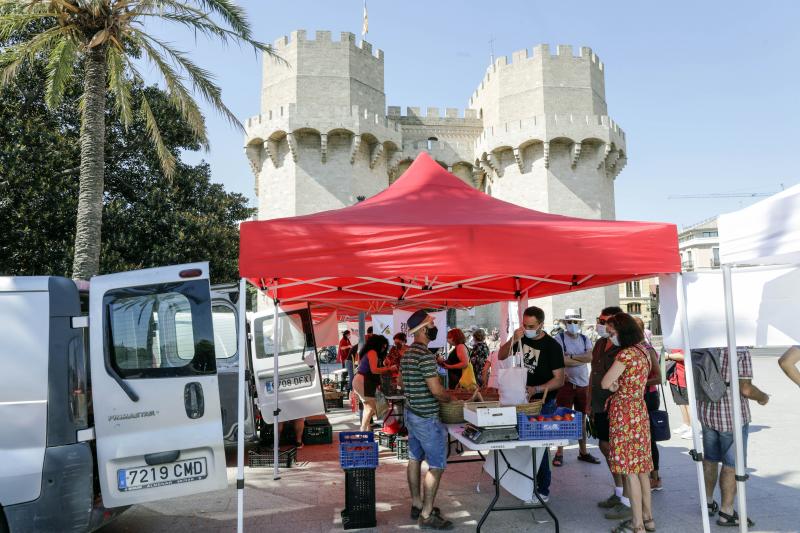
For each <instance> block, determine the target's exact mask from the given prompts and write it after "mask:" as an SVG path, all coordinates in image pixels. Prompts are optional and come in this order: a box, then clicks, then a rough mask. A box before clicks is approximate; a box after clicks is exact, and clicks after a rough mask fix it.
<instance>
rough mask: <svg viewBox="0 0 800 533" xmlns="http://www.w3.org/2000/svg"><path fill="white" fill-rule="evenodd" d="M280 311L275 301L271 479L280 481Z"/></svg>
mask: <svg viewBox="0 0 800 533" xmlns="http://www.w3.org/2000/svg"><path fill="white" fill-rule="evenodd" d="M279 312H280V309H279V308H278V302H277V300H276V301H275V313H274V315H273V317H274V320H273V322H272V344H273V352H272V364H273V366H272V393H273V394H274V395H275V409H274V411H273V416H272V455H273V457H272V459H273V463H272V479H276V480H277V479H280V478H281V476H280V472H279V469H278V457H279V456H280V449H279V448H280V439H281V432H280V424H279V422H278V420H279V419H280V408H279V407H278V383H279V377H278V373H279V372H280V369H279V365H278V350H279V347H280V345H281V342H280V338H279V337H280V334H281V330H280V327H279V324H280V316H279Z"/></svg>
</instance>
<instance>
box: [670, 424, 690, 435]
mask: <svg viewBox="0 0 800 533" xmlns="http://www.w3.org/2000/svg"><path fill="white" fill-rule="evenodd" d="M690 429H692V428H691V426H687V425H686V424H681V426H680V427H678V428H675V429H673V430H672V432H673V433H675V434H676V435H680V434H681V433H686V432H687V431H688V430H690Z"/></svg>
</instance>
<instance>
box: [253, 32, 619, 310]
mask: <svg viewBox="0 0 800 533" xmlns="http://www.w3.org/2000/svg"><path fill="white" fill-rule="evenodd" d="M275 51H276V52H277V53H278V54H279V55H280V56H281V58H282V59H283V60H284V61H277V60H275V59H274V58H272V57H268V56H265V58H264V65H263V77H262V85H261V112H260V113H259V114H258V115H257V116H254V117H251V118H250V119H248V120H247V122H246V137H245V153H246V155H247V158H248V160H249V161H250V164H251V167H252V170H253V173H254V174H255V189H256V195H257V197H258V217H259V219H271V218H278V217H289V216H296V215H305V214H310V213H315V212H319V211H323V210H328V209H337V208H341V207H344V206H347V205H352V204H353V203H355V202H356V201H357V199H358V198H359V197H369V196H372V195H374V194H376V193H378V192H380V191H381V190H383V189H385V188H386V187H388V186H389V185H390V184H391V183H392V182H393V181H394V180H395V179H397V178H398V177H399V176H400V175H401V174H402V173H403V172H404V171H405V170H406V169H407V168H408V166H409V165H410V164H411V162H412V161H413V160H414V158H415V157H416V156H417V155H418V154H419V153H420V152H422V151H427V152H428V153H429V154H430V155H431V156H432V157H433V158H434V159H435V160H436V161H438V162H439V163H440V164H441V165H442V166H443V167H445V168H447V169H448V170H449V171H450V172H452V173H453V174H455V175H456V176H458V177H459V178H460V179H462V180H463V181H465V182H466V183H468V184H470V185H472V186H474V187H476V188H478V189H480V190H482V191H484V192H486V193H488V194H491V195H492V196H494V197H496V198H499V199H502V200H506V201H508V202H512V203H514V204H518V205H521V206H524V207H528V208H531V209H536V210H539V211H545V212H549V213H558V214H564V215H571V216H578V217H584V218H596V219H613V218H614V217H615V212H614V180H615V178H616V176H617V175H618V174H619V173H620V171H621V170H622V169H623V168H624V166H625V163H626V161H627V152H626V144H625V133H624V132H623V131H622V130H621V129H620V127H619V126H618V125H617V124H616V123H615V122H614V121H613V120H612V119H611V118H610V117H609V115H608V110H607V106H606V101H605V67H604V65H603V63H602V62H601V61H600V60H599V58H598V57H597V55H595V54H594V53H593V52H592V50H591V49H590V48H586V47H583V48H580V49H579V50H578V51H577V53H576V51H574V50H573V48H572V47H571V46H563V45H559V46H558V47H556V48H555V49H553V50H551V49H550V48H549V47H548V46H547V45H538V46H536V47H534V48H533V49H532V50H528V49H526V50H521V51H518V52H515V53H514V54H512V56H511V58H510V59H509V58H507V57H505V56H503V57H500V58H498V59H497V60H496V61H495V62H494V63H493V64H492V65H490V66H489V67H488V68H487V70H486V73H485V75H484V77H483V79H482V80H481V81H480V83H479V84H478V87H477V89H476V90H475V91H474V93H473V94H472V96H471V98H470V99H469V102H468V105H467V107H466V108H465V109H463V110H458V109H449V108H448V109H445V110H440V109H438V108H427V109H425V110H424V111H423V110H422V109H421V108H419V107H407V108H406V111H405V112H403V111H402V109H401V108H400V107H397V106H389V107H387V106H386V93H385V88H384V54H383V52H382V51H380V50H373V48H372V45H371V44H370V43H368V42H365V41H362V42H360V43H357V41H356V39H355V36H354V35H353V34H352V33H342V34H341V35H340V37H339V39H338V40H335V39H334V38H333V36H332V34H331V32H328V31H318V32H316V34H315V35H314V37H313V38H311V37H310V36H309V35H308V34H307V33H306V32H305V31H302V30H299V31H295V32H292V34H291V36H289V37H282V38H280V39H278V40H277V41H276V42H275ZM514 245H526V243H515V244H514ZM529 245H531V246H535V235H532V236H531V242H530V243H529ZM567 245H568V243H566V242H565V246H567ZM484 246H485V249H486V250H487V251H489V250H491V251H492V253H497V246H503V244H498V243H485V245H484ZM542 252H543V253H547V251H546V250H543V251H542ZM476 253H481V250H480V249H477V250H476ZM508 253H513V247H512V246H509V248H508ZM617 298H618V295H617V289H616V288H615V287H609V288H602V289H593V290H589V291H581V292H578V293H575V294H574V295H573V294H571V295H566V296H557V297H553V298H545V299H540V300H537V301H536V302H535V304H536V305H539V306H541V307H543V308H544V309H545V312H546V313H547V315H548V317H558V316H563V312H564V310H565V309H567V308H580V309H581V310H582V312H583V314H584V316H594V315H595V314H596V313H597V312H599V310H600V309H601V308H602V307H603V306H605V305H610V304H612V303H616V302H617ZM531 303H534V301H532V302H531ZM486 313H487V312H485V311H483V312H479V313H478V314H477V315H476V316H474V317H468V319H469V320H470V321H474V322H477V323H478V324H480V325H490V324H491V323H492V322H496V317H497V312H496V310H492V311H490V313H491V315H487V314H486ZM483 315H486V316H483ZM488 316H492V320H487V317H488Z"/></svg>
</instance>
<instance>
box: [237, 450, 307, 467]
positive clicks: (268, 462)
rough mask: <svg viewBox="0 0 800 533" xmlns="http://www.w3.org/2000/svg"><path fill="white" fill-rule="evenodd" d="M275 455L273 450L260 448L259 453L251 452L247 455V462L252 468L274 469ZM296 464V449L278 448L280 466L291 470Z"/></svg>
mask: <svg viewBox="0 0 800 533" xmlns="http://www.w3.org/2000/svg"><path fill="white" fill-rule="evenodd" d="M274 455H275V454H274V453H273V451H272V449H271V448H259V449H258V450H257V451H256V450H250V451H249V452H248V453H247V462H248V465H249V466H250V468H266V467H272V466H273V465H274V464H275V462H274V459H275V457H274ZM295 462H297V448H296V447H294V446H292V447H287V448H278V466H280V467H282V468H291V467H292V464H293V463H295Z"/></svg>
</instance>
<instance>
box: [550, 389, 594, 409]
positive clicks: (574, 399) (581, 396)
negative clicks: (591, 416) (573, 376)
mask: <svg viewBox="0 0 800 533" xmlns="http://www.w3.org/2000/svg"><path fill="white" fill-rule="evenodd" d="M556 405H558V406H559V407H566V408H567V409H572V408H573V406H574V408H575V410H576V411H579V412H581V413H583V414H586V413H588V412H589V387H588V386H586V387H578V386H576V385H573V384H572V383H570V382H566V383H564V385H563V386H562V387H561V388H560V389H558V395H557V396H556Z"/></svg>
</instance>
